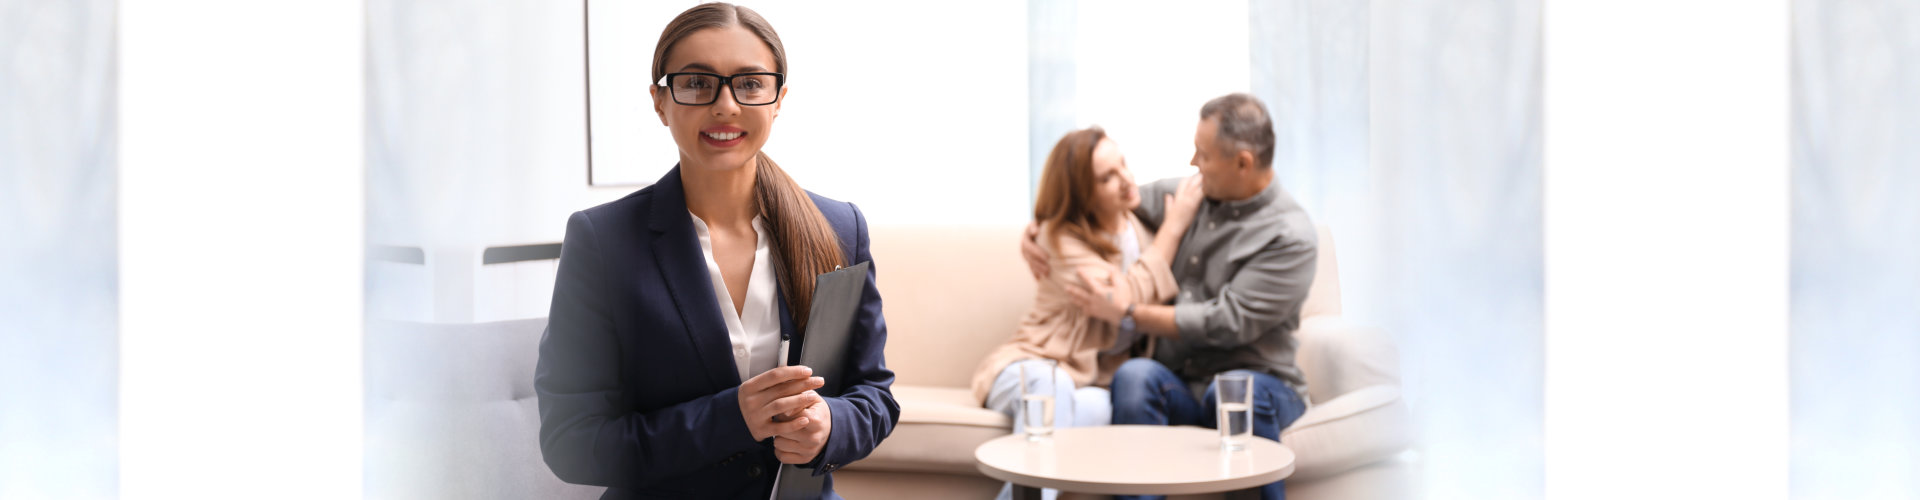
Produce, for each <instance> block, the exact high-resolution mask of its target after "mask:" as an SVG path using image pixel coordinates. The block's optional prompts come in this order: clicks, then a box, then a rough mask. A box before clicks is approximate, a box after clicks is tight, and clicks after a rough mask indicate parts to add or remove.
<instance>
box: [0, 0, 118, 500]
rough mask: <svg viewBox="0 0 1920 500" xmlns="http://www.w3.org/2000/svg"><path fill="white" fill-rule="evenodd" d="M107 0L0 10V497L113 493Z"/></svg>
mask: <svg viewBox="0 0 1920 500" xmlns="http://www.w3.org/2000/svg"><path fill="white" fill-rule="evenodd" d="M114 33H115V31H114V3H113V2H112V1H109V0H93V1H70V2H58V1H41V0H26V1H10V2H7V3H5V4H4V5H0V74H3V75H4V76H0V498H113V497H115V496H117V495H118V491H119V481H120V477H119V435H120V433H119V414H118V409H119V369H118V364H119V354H120V353H119V332H118V325H119V318H120V315H119V304H120V300H119V263H118V232H117V230H118V227H117V224H118V220H119V216H118V213H117V210H118V204H117V202H116V200H115V193H116V191H117V186H118V172H117V167H116V165H117V162H118V159H117V156H118V148H117V146H116V144H117V139H116V136H117V132H116V125H115V122H116V116H117V114H116V109H117V101H116V98H115V95H116V94H115V92H116V89H117V82H116V70H115V68H116V65H115V57H116V50H115V46H114V40H115V35H114Z"/></svg>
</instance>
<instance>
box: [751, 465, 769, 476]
mask: <svg viewBox="0 0 1920 500" xmlns="http://www.w3.org/2000/svg"><path fill="white" fill-rule="evenodd" d="M764 473H766V471H764V470H761V468H760V464H753V466H752V467H748V468H747V477H760V475H761V474H764Z"/></svg>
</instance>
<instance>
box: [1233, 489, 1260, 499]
mask: <svg viewBox="0 0 1920 500" xmlns="http://www.w3.org/2000/svg"><path fill="white" fill-rule="evenodd" d="M1226 496H1227V500H1260V488H1247V489H1244V490H1234V491H1229V492H1227V494H1226Z"/></svg>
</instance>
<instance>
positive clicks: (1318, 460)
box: [1280, 385, 1413, 481]
mask: <svg viewBox="0 0 1920 500" xmlns="http://www.w3.org/2000/svg"><path fill="white" fill-rule="evenodd" d="M1412 427H1413V426H1412V422H1410V421H1409V418H1408V415H1407V406H1406V403H1405V402H1404V401H1402V400H1401V399H1400V388H1399V386H1392V385H1377V386H1373V387H1366V388H1362V389H1357V390H1353V391H1349V392H1347V393H1346V394H1342V395H1340V397H1336V398H1333V399H1332V400H1329V401H1327V402H1325V403H1321V404H1317V405H1314V406H1313V407H1311V408H1308V409H1307V413H1306V414H1305V415H1301V416H1300V419H1299V420H1296V421H1294V423H1293V425H1291V426H1288V427H1287V429H1286V430H1285V431H1282V432H1281V433H1280V442H1282V443H1286V444H1287V446H1289V447H1292V448H1293V451H1294V456H1295V457H1296V458H1295V461H1294V469H1293V475H1292V476H1289V479H1293V480H1300V481H1311V480H1314V479H1319V478H1323V477H1328V476H1332V475H1335V474H1339V473H1342V472H1346V471H1348V470H1352V469H1353V468H1355V467H1359V466H1362V465H1366V464H1370V463H1374V462H1379V461H1382V460H1387V459H1390V458H1393V457H1394V456H1395V455H1398V454H1399V453H1400V452H1402V451H1405V450H1406V449H1407V447H1408V446H1409V445H1410V444H1411V443H1412V442H1413V437H1412V435H1411V431H1410V429H1412Z"/></svg>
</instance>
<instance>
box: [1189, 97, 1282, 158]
mask: <svg viewBox="0 0 1920 500" xmlns="http://www.w3.org/2000/svg"><path fill="white" fill-rule="evenodd" d="M1209 118H1211V119H1213V120H1214V123H1215V124H1217V125H1219V130H1218V132H1217V133H1216V134H1215V135H1214V137H1215V140H1217V141H1219V142H1220V144H1222V145H1225V146H1229V147H1232V148H1236V149H1244V150H1247V151H1249V152H1252V153H1253V157H1254V159H1256V160H1259V161H1260V168H1271V167H1273V118H1272V117H1271V116H1268V115H1267V105H1266V104H1265V103H1262V102H1260V99H1259V98H1256V97H1254V96H1252V95H1248V94H1246V93H1242V92H1236V93H1232V94H1227V95H1223V96H1220V97H1215V98H1214V99H1213V100H1211V101H1207V105H1205V106H1201V107H1200V119H1202V120H1206V119H1209Z"/></svg>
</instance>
